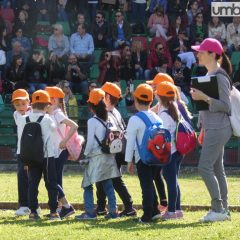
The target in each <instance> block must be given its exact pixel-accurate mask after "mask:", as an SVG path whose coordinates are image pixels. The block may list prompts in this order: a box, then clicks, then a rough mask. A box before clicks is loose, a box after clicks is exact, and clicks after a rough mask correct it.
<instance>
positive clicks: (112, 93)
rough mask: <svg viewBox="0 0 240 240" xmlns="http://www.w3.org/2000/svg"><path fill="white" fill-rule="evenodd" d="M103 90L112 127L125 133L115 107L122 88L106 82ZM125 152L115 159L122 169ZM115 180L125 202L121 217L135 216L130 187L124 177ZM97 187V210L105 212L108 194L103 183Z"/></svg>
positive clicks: (114, 184)
mask: <svg viewBox="0 0 240 240" xmlns="http://www.w3.org/2000/svg"><path fill="white" fill-rule="evenodd" d="M102 90H103V91H104V92H105V97H104V103H105V105H106V107H107V111H108V118H109V121H110V124H111V126H112V127H114V128H115V129H117V131H119V132H122V133H124V132H125V128H126V125H125V122H124V120H123V118H122V116H121V114H120V113H119V111H118V110H117V109H116V108H115V106H116V105H117V104H118V101H119V99H120V97H121V89H120V87H118V86H117V85H116V84H114V83H110V82H106V83H105V84H104V85H103V86H102ZM124 157H125V156H124V154H122V153H117V154H116V155H115V159H116V162H117V166H118V169H119V171H120V169H121V165H122V164H123V163H124ZM112 182H113V187H114V189H115V190H116V192H117V193H118V195H119V197H120V198H121V200H122V202H123V204H124V210H123V211H122V212H121V213H120V214H119V216H120V217H122V216H126V217H131V216H135V215H136V214H137V213H136V210H135V209H134V208H133V201H132V197H131V195H130V194H129V192H128V189H127V187H126V185H125V183H124V182H123V179H122V177H121V176H120V177H118V178H114V179H113V180H112ZM96 187H97V203H98V207H97V211H98V214H99V213H105V212H106V211H105V205H106V201H105V199H106V195H105V194H104V191H103V188H102V184H98V183H97V184H96Z"/></svg>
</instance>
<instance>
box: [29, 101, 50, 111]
mask: <svg viewBox="0 0 240 240" xmlns="http://www.w3.org/2000/svg"><path fill="white" fill-rule="evenodd" d="M48 105H49V103H40V102H38V103H32V108H33V109H37V110H44V109H45V107H47V106H48Z"/></svg>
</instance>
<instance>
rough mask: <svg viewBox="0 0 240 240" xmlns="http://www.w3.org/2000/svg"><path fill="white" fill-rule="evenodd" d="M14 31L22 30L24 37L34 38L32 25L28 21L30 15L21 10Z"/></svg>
mask: <svg viewBox="0 0 240 240" xmlns="http://www.w3.org/2000/svg"><path fill="white" fill-rule="evenodd" d="M14 29H22V31H23V32H24V35H25V36H26V37H28V38H29V39H30V38H32V25H31V24H30V22H29V20H28V13H27V12H26V11H24V10H21V11H20V12H19V13H18V19H17V20H16V22H15V25H14Z"/></svg>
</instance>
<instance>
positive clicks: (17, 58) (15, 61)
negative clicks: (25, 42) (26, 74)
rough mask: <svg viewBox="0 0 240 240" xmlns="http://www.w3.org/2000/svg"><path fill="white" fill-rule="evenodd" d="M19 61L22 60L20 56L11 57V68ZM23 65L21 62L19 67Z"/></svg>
mask: <svg viewBox="0 0 240 240" xmlns="http://www.w3.org/2000/svg"><path fill="white" fill-rule="evenodd" d="M19 59H22V60H23V58H22V56H20V55H16V56H14V57H13V60H12V66H14V67H15V66H16V64H17V60H19ZM22 65H23V61H22V64H21V66H22Z"/></svg>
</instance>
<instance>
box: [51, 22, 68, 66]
mask: <svg viewBox="0 0 240 240" xmlns="http://www.w3.org/2000/svg"><path fill="white" fill-rule="evenodd" d="M48 50H49V60H50V62H52V63H56V62H61V63H63V64H64V63H65V64H66V63H67V57H68V56H67V55H68V53H69V40H68V37H67V36H65V35H64V34H63V27H62V25H61V24H54V25H53V34H52V35H51V36H50V38H49V41H48Z"/></svg>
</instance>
